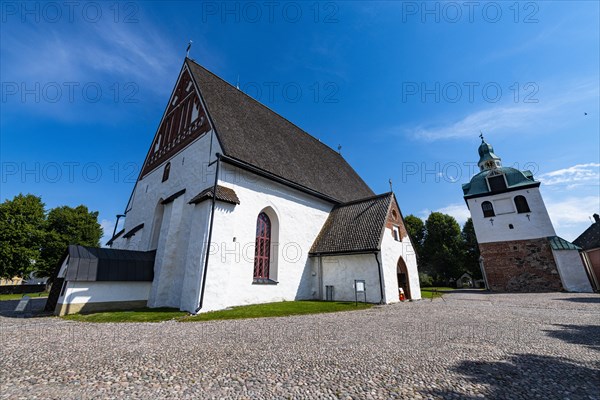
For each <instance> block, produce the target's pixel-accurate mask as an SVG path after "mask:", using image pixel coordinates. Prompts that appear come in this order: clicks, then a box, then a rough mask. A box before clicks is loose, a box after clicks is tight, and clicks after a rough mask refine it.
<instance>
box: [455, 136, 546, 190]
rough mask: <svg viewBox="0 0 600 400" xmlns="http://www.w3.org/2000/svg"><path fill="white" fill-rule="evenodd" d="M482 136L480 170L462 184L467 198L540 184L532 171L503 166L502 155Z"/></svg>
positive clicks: (479, 150)
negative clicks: (498, 154) (499, 155)
mask: <svg viewBox="0 0 600 400" xmlns="http://www.w3.org/2000/svg"><path fill="white" fill-rule="evenodd" d="M480 138H481V145H479V149H478V152H479V162H478V163H477V165H479V169H480V171H479V173H478V174H476V175H475V176H473V177H472V178H471V181H470V182H469V183H465V184H464V185H462V189H463V194H464V197H465V199H466V198H470V197H479V196H486V195H489V194H494V193H502V192H505V191H511V190H517V189H523V188H526V187H536V186H539V185H540V183H539V182H537V181H536V180H535V179H533V174H532V173H531V171H519V170H518V169H516V168H511V167H503V166H502V162H501V159H500V157H498V156H497V155H496V154H494V148H493V147H492V145H491V144H489V143H487V142H486V141H485V140H484V139H483V134H482V135H480Z"/></svg>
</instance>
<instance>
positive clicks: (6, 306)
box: [0, 297, 52, 318]
mask: <svg viewBox="0 0 600 400" xmlns="http://www.w3.org/2000/svg"><path fill="white" fill-rule="evenodd" d="M46 300H47V298H46V297H41V298H31V299H30V300H29V304H28V305H27V308H26V309H25V310H24V311H22V312H18V311H15V309H16V308H17V305H18V304H19V301H21V300H4V301H0V317H7V318H36V317H47V316H50V315H52V313H50V312H46V311H44V306H45V305H46Z"/></svg>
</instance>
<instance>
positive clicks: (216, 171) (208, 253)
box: [194, 153, 221, 314]
mask: <svg viewBox="0 0 600 400" xmlns="http://www.w3.org/2000/svg"><path fill="white" fill-rule="evenodd" d="M216 156H217V160H216V161H215V162H216V163H217V166H216V169H215V183H214V185H213V196H212V205H211V209H210V223H209V227H208V241H207V242H206V256H205V257H204V269H203V271H202V287H201V289H200V303H199V304H198V308H196V311H195V312H194V314H198V311H200V310H201V309H202V305H203V303H204V289H205V288H206V273H207V272H208V257H209V256H210V243H211V240H212V231H213V223H214V221H215V205H216V204H217V183H218V182H219V164H220V163H219V161H221V153H217V154H216Z"/></svg>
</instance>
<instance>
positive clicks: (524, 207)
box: [515, 195, 531, 214]
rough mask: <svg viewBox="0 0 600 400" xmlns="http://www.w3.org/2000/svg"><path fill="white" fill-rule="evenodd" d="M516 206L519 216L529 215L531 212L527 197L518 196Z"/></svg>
mask: <svg viewBox="0 0 600 400" xmlns="http://www.w3.org/2000/svg"><path fill="white" fill-rule="evenodd" d="M515 206H517V212H518V213H519V214H523V213H528V212H530V211H531V210H530V209H529V204H527V199H526V198H525V196H521V195H519V196H517V197H515Z"/></svg>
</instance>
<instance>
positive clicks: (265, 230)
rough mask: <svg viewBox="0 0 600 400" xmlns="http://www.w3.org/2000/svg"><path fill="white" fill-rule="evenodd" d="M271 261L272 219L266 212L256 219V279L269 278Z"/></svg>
mask: <svg viewBox="0 0 600 400" xmlns="http://www.w3.org/2000/svg"><path fill="white" fill-rule="evenodd" d="M270 262H271V220H270V219H269V217H268V216H267V214H265V213H264V212H261V213H260V214H258V218H257V220H256V247H255V249H254V279H269V264H270Z"/></svg>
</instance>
